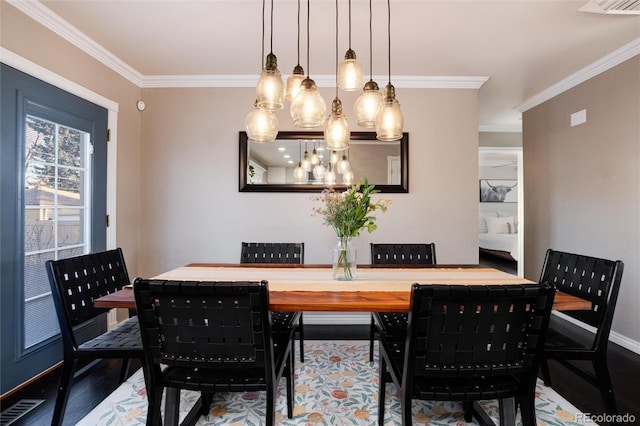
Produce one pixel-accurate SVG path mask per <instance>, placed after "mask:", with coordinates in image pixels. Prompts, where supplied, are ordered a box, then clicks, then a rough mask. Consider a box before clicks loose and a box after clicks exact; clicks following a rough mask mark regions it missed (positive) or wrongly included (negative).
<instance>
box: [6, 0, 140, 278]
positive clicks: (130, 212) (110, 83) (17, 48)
mask: <svg viewBox="0 0 640 426" xmlns="http://www.w3.org/2000/svg"><path fill="white" fill-rule="evenodd" d="M0 17H1V21H0V22H1V26H0V27H1V35H0V44H1V45H2V47H3V48H5V49H8V50H10V51H11V52H13V53H15V54H18V55H20V56H22V57H23V58H25V59H28V60H29V61H31V62H34V63H36V64H37V65H40V66H42V67H44V68H46V69H48V70H49V71H52V72H54V73H56V74H58V75H60V76H62V77H64V78H66V79H68V80H71V81H73V82H75V83H77V84H79V85H81V86H83V87H84V88H86V89H89V90H91V91H93V92H95V93H97V94H99V95H101V96H103V97H105V98H108V99H110V100H112V101H114V102H116V103H117V104H118V108H119V112H118V129H117V134H116V135H114V136H117V144H118V145H117V151H118V155H117V156H118V158H117V163H118V168H117V196H116V207H117V210H116V215H117V235H116V241H117V245H118V246H120V247H122V249H123V251H124V254H125V257H126V261H127V267H128V268H129V270H130V274H132V275H133V274H135V273H136V271H137V270H138V232H137V227H138V210H139V205H138V198H139V189H140V185H139V181H140V178H139V170H138V164H139V163H140V155H139V141H140V113H139V112H138V110H137V109H136V101H137V100H138V99H139V98H140V93H141V90H140V88H139V87H137V86H136V85H134V84H133V83H131V82H130V81H128V80H126V79H125V78H123V77H122V76H120V75H119V74H117V73H116V72H114V71H112V70H111V69H109V68H107V67H106V66H104V65H103V64H101V63H100V62H98V61H96V60H95V59H93V58H92V57H90V56H89V55H87V54H85V53H83V52H82V51H80V50H79V49H78V48H76V47H74V46H73V45H72V44H70V43H69V42H67V41H65V40H64V39H62V38H60V37H58V36H57V35H55V34H54V33H53V32H51V31H49V30H47V29H45V28H44V27H43V26H41V25H40V24H37V23H36V22H35V21H33V20H32V19H30V18H28V17H27V16H26V15H24V14H23V13H22V12H19V11H18V10H16V9H15V8H14V7H13V6H10V5H9V4H7V3H6V2H4V1H3V2H0Z"/></svg>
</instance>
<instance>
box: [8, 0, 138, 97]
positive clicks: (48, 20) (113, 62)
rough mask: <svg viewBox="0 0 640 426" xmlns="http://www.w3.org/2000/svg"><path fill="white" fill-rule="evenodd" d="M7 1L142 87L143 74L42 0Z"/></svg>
mask: <svg viewBox="0 0 640 426" xmlns="http://www.w3.org/2000/svg"><path fill="white" fill-rule="evenodd" d="M5 1H6V2H7V3H9V4H10V5H12V6H13V7H15V8H16V9H18V10H20V11H21V12H22V13H24V14H25V15H27V16H29V17H30V18H32V19H34V20H35V21H36V22H38V23H40V24H42V25H43V26H45V27H46V28H48V29H49V30H51V31H53V32H54V33H56V34H58V35H59V36H60V37H62V38H64V39H65V40H67V41H68V42H69V43H71V44H73V45H74V46H76V47H77V48H78V49H80V50H82V51H83V52H85V53H86V54H88V55H89V56H91V57H93V58H94V59H96V60H98V61H100V62H101V63H103V64H104V65H106V66H107V67H109V68H111V69H112V70H114V71H115V72H117V73H118V74H120V75H121V76H123V77H124V78H126V79H127V80H129V81H131V82H132V83H133V84H135V85H137V86H138V87H141V84H142V81H143V79H144V77H143V75H142V74H140V73H139V72H138V71H136V70H135V69H134V68H132V67H131V66H129V65H128V64H127V63H125V62H124V61H123V60H121V59H120V58H118V57H117V56H115V55H114V54H113V53H111V52H110V51H109V50H107V49H105V48H104V47H102V46H101V45H99V44H98V43H96V42H95V41H94V40H93V39H91V38H90V37H88V36H87V35H86V34H84V33H83V32H82V31H80V30H78V29H77V28H76V27H74V26H73V25H71V24H70V23H69V22H68V21H66V20H64V19H62V18H61V17H60V16H59V15H57V14H55V13H54V12H53V11H52V10H51V9H49V8H48V7H46V6H45V5H43V4H42V3H41V2H39V1H32V0H5Z"/></svg>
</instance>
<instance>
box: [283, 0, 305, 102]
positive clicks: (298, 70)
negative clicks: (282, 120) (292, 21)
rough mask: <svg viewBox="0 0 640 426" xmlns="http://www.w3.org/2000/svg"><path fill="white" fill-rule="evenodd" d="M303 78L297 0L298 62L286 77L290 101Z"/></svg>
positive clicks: (287, 96) (298, 89)
mask: <svg viewBox="0 0 640 426" xmlns="http://www.w3.org/2000/svg"><path fill="white" fill-rule="evenodd" d="M302 80H304V69H303V68H302V67H301V66H300V0H298V63H297V65H296V66H295V67H294V68H293V74H291V75H290V76H289V78H287V92H286V95H285V96H286V98H287V100H289V101H291V100H293V98H295V97H296V95H297V94H298V92H299V91H300V83H302Z"/></svg>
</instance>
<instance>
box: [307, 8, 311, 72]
mask: <svg viewBox="0 0 640 426" xmlns="http://www.w3.org/2000/svg"><path fill="white" fill-rule="evenodd" d="M310 14H311V0H307V78H309V76H310V75H311V71H309V68H310V67H309V38H310V37H309V33H310V32H311V31H310V30H309V15H310Z"/></svg>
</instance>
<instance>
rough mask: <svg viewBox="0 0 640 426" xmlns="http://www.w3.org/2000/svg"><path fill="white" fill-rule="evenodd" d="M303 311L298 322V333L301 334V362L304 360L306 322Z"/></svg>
mask: <svg viewBox="0 0 640 426" xmlns="http://www.w3.org/2000/svg"><path fill="white" fill-rule="evenodd" d="M302 315H303V314H302V312H301V313H300V321H299V323H298V335H299V336H300V362H304V323H303V322H302Z"/></svg>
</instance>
